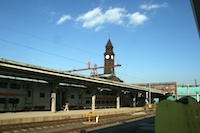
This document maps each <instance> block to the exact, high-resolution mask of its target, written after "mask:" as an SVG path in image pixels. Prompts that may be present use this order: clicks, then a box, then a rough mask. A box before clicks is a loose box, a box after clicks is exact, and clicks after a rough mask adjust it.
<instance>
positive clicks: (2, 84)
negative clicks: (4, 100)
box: [0, 82, 8, 88]
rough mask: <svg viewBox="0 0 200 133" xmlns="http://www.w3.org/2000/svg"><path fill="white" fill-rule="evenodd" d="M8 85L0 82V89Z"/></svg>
mask: <svg viewBox="0 0 200 133" xmlns="http://www.w3.org/2000/svg"><path fill="white" fill-rule="evenodd" d="M7 86H8V83H6V82H0V88H7Z"/></svg>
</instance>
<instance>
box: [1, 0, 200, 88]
mask: <svg viewBox="0 0 200 133" xmlns="http://www.w3.org/2000/svg"><path fill="white" fill-rule="evenodd" d="M109 38H110V40H111V42H112V44H113V46H114V53H115V64H117V63H120V64H121V65H122V66H121V67H116V68H115V73H116V75H117V76H118V77H119V78H120V79H122V80H123V81H124V82H125V83H128V84H132V83H148V82H156V83H157V82H177V84H179V85H182V84H194V80H195V79H196V80H197V83H199V84H200V60H199V59H200V52H199V51H200V41H199V36H198V32H197V28H196V24H195V20H194V16H193V12H192V8H191V5H190V1H189V0H176V1H174V0H56V1H55V0H48V1H47V0H1V1H0V47H1V48H0V58H5V59H9V60H14V61H18V62H23V63H28V64H33V65H37V66H42V67H47V68H52V69H57V70H62V71H65V70H72V69H74V67H75V68H76V69H81V68H86V67H87V62H88V61H90V62H91V66H93V65H94V64H97V66H103V65H104V55H103V54H104V52H105V45H106V43H107V41H108V39H109ZM76 73H78V74H83V75H87V76H89V75H90V71H81V72H76ZM98 73H99V74H102V73H103V69H98Z"/></svg>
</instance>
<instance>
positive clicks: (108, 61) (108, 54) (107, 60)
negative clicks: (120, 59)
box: [104, 38, 115, 74]
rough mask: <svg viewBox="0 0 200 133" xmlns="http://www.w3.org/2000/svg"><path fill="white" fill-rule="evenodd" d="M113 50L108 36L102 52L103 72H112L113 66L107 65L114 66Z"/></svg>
mask: <svg viewBox="0 0 200 133" xmlns="http://www.w3.org/2000/svg"><path fill="white" fill-rule="evenodd" d="M114 56H115V54H114V52H113V45H112V42H111V41H110V38H109V39H108V42H107V44H106V50H105V53H104V66H105V68H104V74H112V73H114V67H110V68H109V67H107V66H114Z"/></svg>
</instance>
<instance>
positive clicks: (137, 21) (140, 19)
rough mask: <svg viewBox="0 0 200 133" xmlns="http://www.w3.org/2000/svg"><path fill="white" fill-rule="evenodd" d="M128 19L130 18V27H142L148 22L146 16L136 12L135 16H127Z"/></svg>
mask: <svg viewBox="0 0 200 133" xmlns="http://www.w3.org/2000/svg"><path fill="white" fill-rule="evenodd" d="M127 17H128V18H129V25H134V26H137V25H141V24H143V23H144V22H145V21H147V20H148V17H147V16H146V15H144V14H141V13H139V12H135V13H133V14H127Z"/></svg>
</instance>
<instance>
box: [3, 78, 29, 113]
mask: <svg viewBox="0 0 200 133" xmlns="http://www.w3.org/2000/svg"><path fill="white" fill-rule="evenodd" d="M23 87H24V86H23V84H22V83H21V82H16V81H10V82H7V80H1V81H0V111H14V110H15V111H18V110H23V109H24V107H25V95H26V93H25V91H24V88H23ZM14 104H16V107H14V106H15V105H14Z"/></svg>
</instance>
